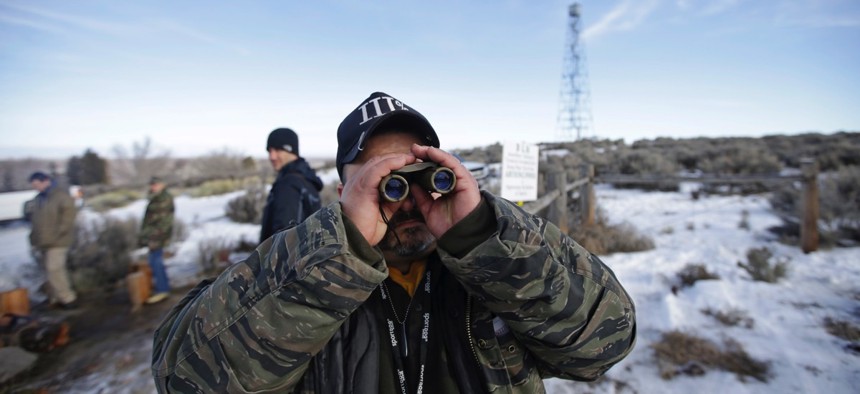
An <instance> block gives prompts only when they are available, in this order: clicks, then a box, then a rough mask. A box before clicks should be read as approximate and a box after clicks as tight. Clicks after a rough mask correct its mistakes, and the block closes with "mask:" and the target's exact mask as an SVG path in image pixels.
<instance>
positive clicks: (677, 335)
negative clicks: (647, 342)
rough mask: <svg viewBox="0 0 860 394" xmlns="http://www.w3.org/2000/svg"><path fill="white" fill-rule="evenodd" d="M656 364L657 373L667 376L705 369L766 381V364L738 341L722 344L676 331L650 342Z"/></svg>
mask: <svg viewBox="0 0 860 394" xmlns="http://www.w3.org/2000/svg"><path fill="white" fill-rule="evenodd" d="M651 347H652V348H653V349H654V356H655V358H656V359H657V363H658V364H659V367H660V376H661V377H662V378H663V379H666V380H669V379H672V378H674V377H675V376H678V375H692V376H698V375H704V374H705V373H706V372H707V369H709V368H714V369H721V370H724V371H727V372H732V373H734V374H735V375H737V377H738V378H739V379H741V381H744V380H745V379H746V378H747V377H751V378H754V379H756V380H759V381H761V382H767V380H768V378H769V370H770V366H769V365H768V364H767V363H765V362H762V361H758V360H755V359H753V358H752V357H750V355H749V354H747V352H746V351H745V350H744V349H743V347H742V346H741V344H740V343H738V342H736V341H734V340H731V339H729V340H726V341H725V342H724V343H723V346H722V347H720V346H718V345H717V344H715V343H713V342H711V341H709V340H707V339H703V338H699V337H696V336H693V335H689V334H685V333H683V332H680V331H669V332H666V333H663V337H662V338H661V339H660V341H659V342H656V343H654V344H653V345H651Z"/></svg>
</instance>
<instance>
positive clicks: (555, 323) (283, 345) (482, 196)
mask: <svg viewBox="0 0 860 394" xmlns="http://www.w3.org/2000/svg"><path fill="white" fill-rule="evenodd" d="M337 169H338V174H339V175H340V178H341V182H342V184H341V185H339V186H338V193H339V195H340V201H339V202H337V203H333V204H331V205H329V206H328V207H324V208H322V209H321V210H320V211H318V212H317V213H315V214H314V215H312V216H310V217H309V218H308V219H307V220H306V221H305V222H303V223H301V224H299V225H298V226H296V227H294V228H291V229H289V230H285V231H282V232H279V233H277V234H275V235H274V236H272V237H271V238H269V239H268V240H266V241H265V242H263V243H262V244H261V245H260V246H259V247H258V248H257V250H256V251H255V253H253V254H252V255H251V256H250V257H248V259H246V260H245V261H243V262H241V263H238V264H236V265H234V266H233V267H231V268H230V269H229V270H227V271H226V272H225V273H223V274H222V275H221V276H219V277H218V278H217V279H215V280H214V281H209V282H204V283H201V284H200V285H199V286H198V287H197V288H196V289H194V290H193V291H192V293H191V294H189V295H188V296H187V297H186V298H185V299H184V300H183V301H182V302H181V303H180V305H179V306H177V307H176V308H174V310H173V311H171V313H170V314H169V315H168V316H167V318H166V319H165V321H164V322H163V323H162V326H161V327H160V328H159V330H158V331H157V332H156V336H155V343H154V349H153V352H154V354H153V375H154V377H155V380H156V386H157V387H158V390H159V391H160V392H171V391H175V392H300V393H346V392H350V393H416V392H417V393H422V392H425V393H483V392H491V391H496V390H501V391H503V392H517V393H538V392H544V386H543V381H542V379H544V378H549V377H559V378H563V379H573V380H594V379H596V378H598V377H599V376H601V375H602V374H603V373H604V372H606V370H608V369H609V368H610V367H611V366H612V365H614V364H615V363H617V362H618V361H620V360H621V359H622V358H624V357H625V356H626V355H627V354H628V353H629V352H630V351H631V350H632V348H633V344H634V341H635V340H634V338H635V312H634V307H633V303H632V301H631V299H630V297H629V296H628V295H627V293H626V291H625V290H624V289H623V288H622V287H621V285H620V283H619V282H618V281H617V279H616V278H615V275H614V274H613V273H612V271H611V270H610V269H609V267H607V266H606V265H605V264H603V263H602V262H601V261H600V259H599V258H597V257H596V256H594V255H592V254H590V253H589V252H588V251H586V250H585V249H584V248H582V247H581V246H580V245H578V244H577V243H576V242H574V241H573V240H572V239H571V238H569V237H568V236H567V235H565V234H562V233H561V232H560V231H559V229H558V228H557V227H556V226H555V225H553V224H551V223H549V222H547V221H546V220H544V219H542V218H539V217H536V216H534V215H531V214H529V213H526V212H525V211H523V210H522V209H521V208H519V207H517V206H516V205H515V204H513V203H511V202H508V201H506V200H503V199H501V198H499V197H496V196H493V195H492V194H490V193H487V192H485V191H481V190H479V188H478V184H477V182H476V180H475V179H474V178H473V177H472V175H471V173H470V172H469V171H468V170H467V169H466V168H465V167H463V166H462V165H461V164H460V162H459V161H458V160H457V159H456V158H455V157H454V156H452V155H451V154H449V153H447V152H445V151H443V150H440V149H439V139H438V137H437V135H436V132H435V130H434V129H433V127H432V126H431V125H430V123H429V122H428V121H427V119H426V118H424V116H423V115H421V114H420V113H419V112H418V111H416V110H415V109H413V108H411V107H409V106H407V105H405V104H403V103H402V102H401V101H399V100H397V99H395V98H393V97H391V96H389V95H387V94H385V93H381V92H376V93H373V94H371V95H370V97H368V98H367V99H366V100H364V101H363V102H362V103H361V105H359V106H358V107H357V108H356V109H355V110H353V111H352V112H351V113H350V114H349V115H348V116H347V117H346V118H345V119H344V121H343V122H342V123H341V125H340V127H339V128H338V152H337Z"/></svg>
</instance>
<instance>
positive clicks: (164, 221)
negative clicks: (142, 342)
mask: <svg viewBox="0 0 860 394" xmlns="http://www.w3.org/2000/svg"><path fill="white" fill-rule="evenodd" d="M149 193H150V198H149V204H148V205H147V206H146V213H144V215H143V223H141V225H140V234H139V236H138V245H139V246H142V247H147V248H149V268H150V269H152V278H153V280H154V282H155V292H154V294H153V295H152V296H151V297H149V298H148V299H147V300H146V303H148V304H152V303H156V302H160V301H163V300H164V299H166V298H167V296H168V295H169V292H170V283H169V282H168V279H167V270H166V269H165V268H164V248H165V247H166V246H167V245H168V244H169V243H170V238H171V236H172V235H173V211H174V207H173V196H172V195H171V194H170V193H169V192H168V191H167V185H166V184H165V183H164V181H163V180H161V179H160V178H158V177H153V178H152V180H150V182H149Z"/></svg>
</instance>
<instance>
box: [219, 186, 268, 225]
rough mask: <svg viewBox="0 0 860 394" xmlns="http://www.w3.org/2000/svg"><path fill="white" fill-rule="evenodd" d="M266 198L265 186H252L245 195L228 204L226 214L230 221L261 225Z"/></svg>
mask: <svg viewBox="0 0 860 394" xmlns="http://www.w3.org/2000/svg"><path fill="white" fill-rule="evenodd" d="M266 197H267V194H266V189H265V188H264V187H263V186H260V185H255V186H251V187H250V188H248V189H247V191H245V194H243V195H241V196H238V197H235V198H233V199H232V200H230V201H228V202H227V208H226V211H225V213H226V215H227V217H228V218H230V220H232V221H234V222H237V223H253V224H260V221H262V219H263V208H265V206H266Z"/></svg>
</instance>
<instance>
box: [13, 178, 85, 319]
mask: <svg viewBox="0 0 860 394" xmlns="http://www.w3.org/2000/svg"><path fill="white" fill-rule="evenodd" d="M30 185H31V186H32V187H33V189H36V191H38V192H39V194H38V195H36V198H35V199H34V200H33V202H32V203H31V204H30V210H31V211H30V214H29V215H30V216H29V217H30V222H31V231H30V245H32V246H33V249H35V250H34V251H35V252H36V256H37V258H38V260H39V264H40V265H41V266H42V268H43V269H44V270H45V273H46V275H47V290H48V297H49V299H50V302H51V303H52V304H57V305H59V306H60V307H61V308H64V309H71V308H74V307H76V306H77V305H76V303H75V300H76V299H77V294H76V293H75V291H74V290H73V289H72V284H71V281H70V280H69V273H68V271H67V270H66V253H68V251H69V246H71V245H72V240H73V238H74V230H75V216H76V215H77V208H75V202H74V200H72V197H71V196H70V195H69V193H68V192H67V191H65V190H63V189H62V188H61V187H57V186H56V185H55V183H54V181H53V180H52V179H51V177H50V176H48V174H45V173H44V172H41V171H37V172H34V173H33V174H32V175H30ZM25 211H26V208H25Z"/></svg>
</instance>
